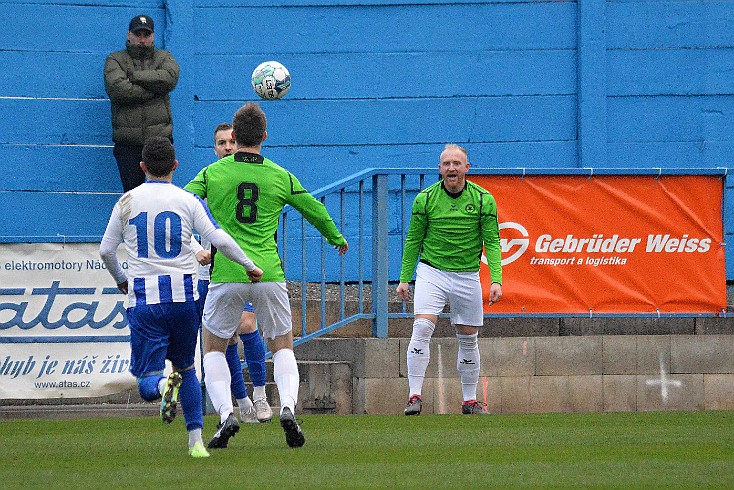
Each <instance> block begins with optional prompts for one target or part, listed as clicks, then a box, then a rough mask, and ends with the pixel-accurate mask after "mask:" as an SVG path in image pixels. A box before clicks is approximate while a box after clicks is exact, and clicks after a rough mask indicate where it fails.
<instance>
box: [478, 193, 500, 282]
mask: <svg viewBox="0 0 734 490" xmlns="http://www.w3.org/2000/svg"><path fill="white" fill-rule="evenodd" d="M481 226H482V240H483V241H484V255H485V257H486V258H487V265H488V266H489V274H490V276H491V277H492V282H496V283H498V284H502V247H501V246H500V226H499V221H498V219H497V202H496V201H495V200H494V196H492V195H491V194H489V193H486V194H482V209H481Z"/></svg>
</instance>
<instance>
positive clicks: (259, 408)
mask: <svg viewBox="0 0 734 490" xmlns="http://www.w3.org/2000/svg"><path fill="white" fill-rule="evenodd" d="M254 405H255V413H256V414H257V421H258V422H270V421H271V420H273V410H272V409H271V408H270V405H269V404H268V401H267V400H266V399H265V398H260V399H259V400H255V402H254Z"/></svg>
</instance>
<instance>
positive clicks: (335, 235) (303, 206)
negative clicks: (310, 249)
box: [287, 172, 347, 246]
mask: <svg viewBox="0 0 734 490" xmlns="http://www.w3.org/2000/svg"><path fill="white" fill-rule="evenodd" d="M288 176H289V178H290V188H291V192H290V196H289V198H288V200H287V202H288V204H290V205H291V206H293V207H294V208H295V209H296V210H297V211H298V212H299V213H301V215H303V217H304V218H306V220H307V221H308V222H309V223H311V224H312V225H313V226H314V228H316V229H317V230H318V231H319V233H321V235H323V237H324V238H325V239H326V241H327V242H328V243H329V245H333V246H341V245H344V244H345V243H347V241H346V239H345V238H344V236H343V235H342V234H341V233H340V232H339V230H338V229H337V227H336V225H335V224H334V220H333V219H332V218H331V216H330V215H329V212H328V211H327V210H326V207H325V206H324V205H323V203H322V202H321V201H319V200H318V199H316V198H315V197H313V196H312V195H311V194H310V193H309V192H308V191H307V190H306V189H304V188H303V186H302V185H301V182H299V180H298V179H297V178H296V176H295V175H293V174H291V173H290V172H288Z"/></svg>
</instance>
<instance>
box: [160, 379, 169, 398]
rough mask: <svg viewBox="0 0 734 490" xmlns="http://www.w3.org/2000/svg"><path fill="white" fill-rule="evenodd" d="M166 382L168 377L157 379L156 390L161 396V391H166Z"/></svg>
mask: <svg viewBox="0 0 734 490" xmlns="http://www.w3.org/2000/svg"><path fill="white" fill-rule="evenodd" d="M167 382H168V378H166V377H163V378H161V379H160V380H158V392H159V393H160V394H161V396H163V393H165V392H166V383H167Z"/></svg>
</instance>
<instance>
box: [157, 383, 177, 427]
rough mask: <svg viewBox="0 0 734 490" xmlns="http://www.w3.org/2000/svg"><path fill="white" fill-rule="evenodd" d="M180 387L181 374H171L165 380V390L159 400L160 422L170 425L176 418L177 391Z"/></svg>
mask: <svg viewBox="0 0 734 490" xmlns="http://www.w3.org/2000/svg"><path fill="white" fill-rule="evenodd" d="M180 387H181V373H177V372H173V373H171V374H169V375H168V379H166V389H165V390H164V391H163V398H162V399H161V420H163V423H165V424H170V423H171V422H173V419H175V418H176V408H177V407H178V389H179V388H180Z"/></svg>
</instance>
